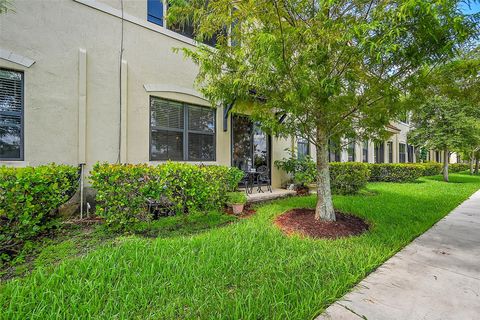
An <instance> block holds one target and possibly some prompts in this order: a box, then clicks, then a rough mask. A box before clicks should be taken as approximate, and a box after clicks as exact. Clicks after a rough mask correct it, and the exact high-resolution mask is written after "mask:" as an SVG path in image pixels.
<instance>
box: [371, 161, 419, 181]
mask: <svg viewBox="0 0 480 320" xmlns="http://www.w3.org/2000/svg"><path fill="white" fill-rule="evenodd" d="M369 167H370V181H383V182H413V181H415V180H417V179H418V178H420V177H421V176H423V175H424V172H425V168H424V166H422V165H419V164H416V163H372V164H370V165H369Z"/></svg>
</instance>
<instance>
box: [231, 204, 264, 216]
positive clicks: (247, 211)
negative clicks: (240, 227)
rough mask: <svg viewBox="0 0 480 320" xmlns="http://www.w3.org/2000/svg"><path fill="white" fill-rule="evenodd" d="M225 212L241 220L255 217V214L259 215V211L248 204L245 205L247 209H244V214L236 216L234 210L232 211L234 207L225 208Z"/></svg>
mask: <svg viewBox="0 0 480 320" xmlns="http://www.w3.org/2000/svg"><path fill="white" fill-rule="evenodd" d="M224 211H225V213H226V214H229V215H232V216H235V217H238V218H240V219H243V218H249V217H251V216H253V215H254V214H255V213H257V211H256V210H255V209H253V207H252V205H250V204H249V203H247V204H246V205H245V207H244V208H243V213H242V214H234V213H233V210H232V207H225V209H224Z"/></svg>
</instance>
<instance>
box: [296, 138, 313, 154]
mask: <svg viewBox="0 0 480 320" xmlns="http://www.w3.org/2000/svg"><path fill="white" fill-rule="evenodd" d="M309 154H310V144H309V143H308V140H307V139H305V138H302V137H298V138H297V158H298V159H302V158H305V157H306V156H308V155H309Z"/></svg>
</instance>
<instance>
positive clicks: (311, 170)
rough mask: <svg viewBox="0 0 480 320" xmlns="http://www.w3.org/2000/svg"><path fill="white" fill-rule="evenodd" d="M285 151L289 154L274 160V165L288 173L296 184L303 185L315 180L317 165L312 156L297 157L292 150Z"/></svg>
mask: <svg viewBox="0 0 480 320" xmlns="http://www.w3.org/2000/svg"><path fill="white" fill-rule="evenodd" d="M285 151H287V152H288V153H289V154H290V156H289V157H288V158H283V159H282V160H277V161H275V163H274V164H275V166H276V167H277V168H278V169H281V170H283V171H285V172H286V173H287V174H289V175H290V176H291V177H292V179H293V182H294V183H295V184H296V185H297V186H301V187H304V186H306V185H308V184H310V183H313V182H315V181H316V175H317V166H316V165H315V162H314V161H313V160H312V158H311V157H310V156H308V155H307V156H305V157H302V158H300V159H298V158H297V157H296V155H295V153H294V152H293V151H292V150H290V149H286V150H285Z"/></svg>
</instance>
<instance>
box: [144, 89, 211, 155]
mask: <svg viewBox="0 0 480 320" xmlns="http://www.w3.org/2000/svg"><path fill="white" fill-rule="evenodd" d="M150 160H180V161H181V160H188V161H215V110H214V109H212V108H207V107H201V106H195V105H189V104H185V103H180V102H175V101H168V100H164V99H160V98H156V97H151V98H150Z"/></svg>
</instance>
